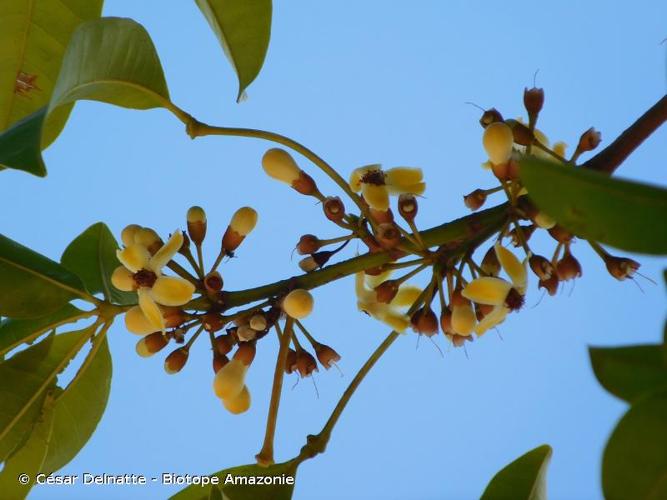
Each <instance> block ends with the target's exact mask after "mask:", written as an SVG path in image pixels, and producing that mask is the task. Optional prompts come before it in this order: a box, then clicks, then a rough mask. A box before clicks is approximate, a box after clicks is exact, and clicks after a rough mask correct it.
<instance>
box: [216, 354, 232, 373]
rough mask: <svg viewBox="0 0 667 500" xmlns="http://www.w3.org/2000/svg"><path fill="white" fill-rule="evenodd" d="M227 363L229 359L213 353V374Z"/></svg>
mask: <svg viewBox="0 0 667 500" xmlns="http://www.w3.org/2000/svg"><path fill="white" fill-rule="evenodd" d="M227 363H229V358H228V357H227V356H225V355H224V354H218V353H213V373H218V371H219V370H220V368H222V367H223V366H225V365H226V364H227Z"/></svg>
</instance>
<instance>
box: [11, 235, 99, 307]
mask: <svg viewBox="0 0 667 500" xmlns="http://www.w3.org/2000/svg"><path fill="white" fill-rule="evenodd" d="M85 295H86V293H85V288H84V286H83V283H81V280H80V279H79V278H78V277H77V276H76V275H74V274H72V273H71V272H70V271H68V270H67V269H65V268H64V267H63V266H61V265H60V264H58V263H56V262H53V261H52V260H50V259H47V258H46V257H44V256H43V255H40V254H38V253H37V252H34V251H32V250H30V249H29V248H27V247H24V246H23V245H21V244H19V243H16V242H15V241H13V240H10V239H9V238H6V237H5V236H2V235H0V297H2V300H0V316H7V317H10V318H34V317H39V316H45V315H47V314H52V313H54V312H55V311H57V310H58V309H60V308H61V307H63V306H64V305H65V304H66V303H67V302H69V301H70V300H72V299H73V298H79V297H81V296H85Z"/></svg>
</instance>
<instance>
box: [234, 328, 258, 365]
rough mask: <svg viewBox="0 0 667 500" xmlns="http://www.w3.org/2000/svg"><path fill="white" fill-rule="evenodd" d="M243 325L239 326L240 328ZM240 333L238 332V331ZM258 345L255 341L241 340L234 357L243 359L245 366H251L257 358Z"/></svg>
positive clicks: (238, 359) (239, 359)
mask: <svg viewBox="0 0 667 500" xmlns="http://www.w3.org/2000/svg"><path fill="white" fill-rule="evenodd" d="M241 328H242V327H239V330H240V329H241ZM237 333H238V332H237ZM256 352H257V346H256V345H255V342H241V343H240V344H239V347H238V349H236V352H235V353H234V357H233V359H235V360H237V361H241V362H242V363H243V364H244V365H245V366H250V365H251V364H252V362H253V360H254V359H255V354H256Z"/></svg>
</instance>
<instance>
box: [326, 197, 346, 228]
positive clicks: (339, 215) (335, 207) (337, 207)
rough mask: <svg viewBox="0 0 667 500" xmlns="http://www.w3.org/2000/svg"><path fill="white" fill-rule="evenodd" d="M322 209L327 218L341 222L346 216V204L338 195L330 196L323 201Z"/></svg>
mask: <svg viewBox="0 0 667 500" xmlns="http://www.w3.org/2000/svg"><path fill="white" fill-rule="evenodd" d="M322 209H323V210H324V215H325V216H326V218H327V219H329V220H330V221H332V222H340V221H342V220H343V217H345V205H344V204H343V202H342V201H341V199H340V198H339V197H338V196H329V197H327V198H326V199H325V200H324V202H323V203H322Z"/></svg>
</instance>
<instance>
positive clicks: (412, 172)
mask: <svg viewBox="0 0 667 500" xmlns="http://www.w3.org/2000/svg"><path fill="white" fill-rule="evenodd" d="M385 175H386V180H387V184H391V185H392V186H393V187H394V188H396V189H402V188H403V187H405V186H409V185H411V184H419V183H420V182H422V181H423V180H424V174H423V173H422V169H421V168H411V167H395V168H390V169H389V170H387V171H386V172H385Z"/></svg>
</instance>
